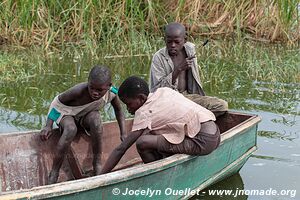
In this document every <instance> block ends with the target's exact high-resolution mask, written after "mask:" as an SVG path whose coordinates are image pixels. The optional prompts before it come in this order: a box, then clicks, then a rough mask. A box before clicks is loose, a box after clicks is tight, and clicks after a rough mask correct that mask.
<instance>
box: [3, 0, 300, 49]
mask: <svg viewBox="0 0 300 200" xmlns="http://www.w3.org/2000/svg"><path fill="white" fill-rule="evenodd" d="M299 6H300V4H299V0H265V1H260V0H241V1H237V0H227V1H222V0H221V1H219V0H218V1H210V0H204V1H194V0H174V1H166V0H163V1H158V0H144V1H134V0H125V1H114V0H69V1H60V0H49V1H42V0H28V1H16V0H3V1H2V2H1V3H0V29H1V32H0V44H1V45H2V46H3V45H6V46H7V45H12V46H14V47H16V46H18V47H28V46H32V45H39V46H42V47H43V49H46V50H47V49H52V50H53V49H54V50H55V49H57V50H61V49H64V48H66V47H68V46H76V47H84V48H87V49H90V50H91V51H92V52H94V49H98V48H100V47H99V46H105V47H106V48H111V49H119V52H118V53H124V52H122V51H124V50H126V49H128V47H130V50H131V52H130V53H137V52H132V51H135V48H136V47H139V46H141V45H144V46H145V47H148V46H149V42H152V40H153V39H154V38H156V37H160V36H161V35H162V31H163V26H164V25H165V24H166V23H168V22H171V21H178V22H182V23H183V24H184V25H186V27H187V28H188V30H189V34H190V36H192V37H195V38H199V37H206V38H219V37H222V38H226V37H227V38H228V37H229V38H234V39H235V40H237V39H245V38H247V39H250V40H257V41H261V42H268V43H269V42H282V43H288V44H296V43H298V42H299V39H300V36H299V35H300V26H299V23H300V22H299V20H300V17H299V15H300V14H299V12H300V7H299ZM125 47H126V49H125Z"/></svg>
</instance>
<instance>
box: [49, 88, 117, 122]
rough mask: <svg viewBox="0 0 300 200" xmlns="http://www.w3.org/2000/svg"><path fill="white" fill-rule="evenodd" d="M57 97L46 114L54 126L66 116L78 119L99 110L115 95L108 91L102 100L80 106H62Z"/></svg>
mask: <svg viewBox="0 0 300 200" xmlns="http://www.w3.org/2000/svg"><path fill="white" fill-rule="evenodd" d="M58 96H59V95H57V96H56V97H55V98H54V100H53V101H52V103H51V105H50V108H49V112H48V117H49V118H50V119H52V120H53V121H55V122H56V124H59V123H60V121H61V119H62V118H63V117H64V116H67V115H68V116H74V117H75V118H80V117H82V116H84V115H86V114H87V113H89V112H91V111H93V110H99V109H101V108H102V107H104V105H105V104H107V103H110V102H111V101H112V100H113V99H114V98H115V96H116V95H115V94H114V93H113V92H111V91H110V90H108V91H107V92H106V93H105V95H104V96H103V97H102V98H100V99H98V100H96V101H92V102H90V103H88V104H85V105H81V106H67V105H64V104H63V103H61V102H60V101H59V99H58Z"/></svg>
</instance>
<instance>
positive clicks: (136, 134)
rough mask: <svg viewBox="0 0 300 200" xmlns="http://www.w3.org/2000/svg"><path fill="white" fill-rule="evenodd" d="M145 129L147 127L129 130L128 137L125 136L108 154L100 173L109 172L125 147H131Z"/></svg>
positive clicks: (125, 149)
mask: <svg viewBox="0 0 300 200" xmlns="http://www.w3.org/2000/svg"><path fill="white" fill-rule="evenodd" d="M145 130H147V129H142V130H138V131H134V132H131V133H130V134H129V135H128V137H126V138H125V140H124V141H123V142H122V143H121V144H120V145H119V146H118V147H117V148H115V149H114V150H113V152H112V153H111V154H110V156H109V157H108V159H107V160H106V162H105V164H104V166H103V168H102V171H101V174H105V173H108V172H110V171H111V170H112V169H113V168H114V167H115V166H116V165H117V164H118V162H119V161H120V160H121V158H122V156H123V155H124V154H125V152H126V151H127V149H129V147H131V145H132V144H133V143H134V142H135V141H136V140H137V139H138V138H139V137H140V136H141V135H142V133H143V132H144V131H145Z"/></svg>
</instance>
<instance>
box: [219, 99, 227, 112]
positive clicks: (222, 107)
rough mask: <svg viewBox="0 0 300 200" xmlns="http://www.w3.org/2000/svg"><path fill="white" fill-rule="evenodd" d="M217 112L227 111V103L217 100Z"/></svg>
mask: <svg viewBox="0 0 300 200" xmlns="http://www.w3.org/2000/svg"><path fill="white" fill-rule="evenodd" d="M219 110H220V111H228V103H227V101H225V100H223V99H219Z"/></svg>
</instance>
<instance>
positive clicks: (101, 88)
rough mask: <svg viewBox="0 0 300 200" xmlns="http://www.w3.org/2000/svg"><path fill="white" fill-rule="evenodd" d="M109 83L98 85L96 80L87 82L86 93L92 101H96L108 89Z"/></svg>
mask: <svg viewBox="0 0 300 200" xmlns="http://www.w3.org/2000/svg"><path fill="white" fill-rule="evenodd" d="M110 86H111V82H110V81H107V82H105V83H99V81H97V80H89V81H88V91H89V94H90V97H91V98H92V99H93V100H98V99H100V98H101V97H103V96H104V95H105V93H106V92H107V91H108V90H109V89H110Z"/></svg>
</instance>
